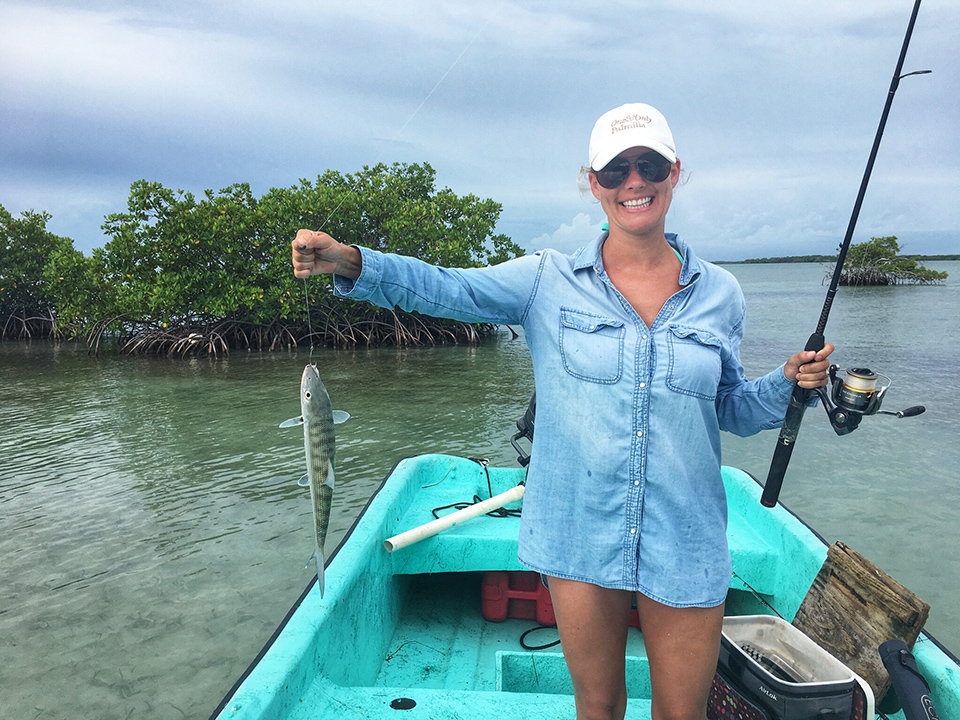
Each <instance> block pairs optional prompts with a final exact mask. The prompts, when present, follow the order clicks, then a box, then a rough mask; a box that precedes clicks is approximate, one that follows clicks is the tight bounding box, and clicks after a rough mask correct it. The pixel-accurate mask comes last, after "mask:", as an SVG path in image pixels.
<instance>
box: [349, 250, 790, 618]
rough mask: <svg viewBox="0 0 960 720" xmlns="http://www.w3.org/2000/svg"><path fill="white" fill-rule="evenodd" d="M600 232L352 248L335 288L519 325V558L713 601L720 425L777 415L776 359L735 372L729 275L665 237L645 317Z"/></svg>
mask: <svg viewBox="0 0 960 720" xmlns="http://www.w3.org/2000/svg"><path fill="white" fill-rule="evenodd" d="M606 237H607V235H606V233H604V234H603V235H601V236H600V237H599V238H597V240H595V241H594V242H593V243H591V244H590V245H588V246H586V247H584V248H581V249H580V250H579V251H577V252H576V253H574V254H573V255H565V254H562V253H559V252H557V251H553V250H545V251H542V252H538V253H535V254H533V255H528V256H524V257H521V258H517V259H515V260H510V261H507V262H504V263H502V264H500V265H496V266H492V267H485V268H474V269H464V270H454V269H448V268H441V267H436V266H432V265H428V264H426V263H424V262H422V261H420V260H417V259H415V258H410V257H405V256H399V255H386V254H382V253H379V252H376V251H372V250H368V249H365V248H361V249H360V250H361V253H362V256H363V266H362V271H361V274H360V277H359V278H358V279H357V280H356V281H355V282H351V281H350V280H348V279H346V278H343V277H339V276H336V277H335V278H334V286H335V290H336V292H337V294H339V295H341V296H344V297H349V298H353V299H358V300H368V301H370V302H373V303H375V304H377V305H380V306H383V307H390V308H392V307H395V306H399V307H400V308H402V309H404V310H410V311H417V312H420V313H423V314H426V315H431V316H435V317H447V318H453V319H457V320H463V321H467V322H488V323H501V324H513V325H517V324H519V325H522V326H523V328H524V331H525V333H526V341H527V345H528V347H529V349H530V354H531V357H532V359H533V369H534V377H535V383H536V391H537V424H536V425H537V428H536V436H535V439H534V445H533V450H532V452H531V455H532V458H531V461H530V465H529V469H528V473H527V488H526V494H525V496H524V502H523V512H522V518H521V523H520V537H519V559H520V561H521V562H522V563H523V564H524V565H525V566H527V567H529V568H530V569H532V570H536V571H538V572H541V573H544V574H546V575H548V576H552V577H562V578H570V579H574V580H581V581H585V582H589V583H593V584H596V585H600V586H603V587H609V588H620V589H625V590H631V591H639V592H642V593H643V594H645V595H647V596H648V597H650V598H653V599H654V600H657V601H659V602H661V603H665V604H668V605H673V606H676V607H689V606H700V607H713V606H716V605H719V604H720V603H722V602H723V601H724V599H725V597H726V591H727V587H728V586H729V583H730V576H731V563H730V555H729V552H728V549H727V539H726V523H727V507H726V495H725V493H724V488H723V482H722V479H721V476H720V430H721V429H723V430H728V431H731V432H734V433H736V434H738V435H751V434H753V433H756V432H758V431H759V430H762V429H766V428H774V427H778V426H779V425H780V424H781V423H782V422H783V417H784V414H785V412H786V408H787V404H788V402H789V399H790V394H791V392H792V390H793V383H792V382H790V381H789V380H787V379H786V378H785V377H784V375H783V370H782V366H781V368H778V369H777V370H774V371H773V372H771V373H769V374H768V375H765V376H764V377H761V378H757V379H755V380H751V381H748V380H747V379H746V377H745V376H744V372H743V367H742V365H741V363H740V355H739V347H740V340H741V338H742V335H743V320H744V301H743V294H742V292H741V290H740V286H739V284H738V283H737V281H736V279H735V278H734V277H733V276H732V275H731V274H730V273H729V272H727V271H726V270H723V269H722V268H719V267H717V266H715V265H712V264H710V263H707V262H704V261H702V260H699V259H698V258H697V257H696V255H695V254H694V252H693V250H692V249H691V248H690V246H689V245H686V244H685V243H684V242H682V241H681V240H680V239H679V238H678V237H677V236H676V235H668V236H667V240H668V241H669V242H670V244H671V245H672V246H673V247H675V248H676V249H677V251H678V252H679V253H680V254H681V256H682V257H683V266H682V269H681V271H680V278H679V280H680V285H681V289H680V290H679V291H678V292H677V293H676V294H674V295H673V296H672V297H670V298H669V299H668V300H667V302H666V303H665V304H664V305H663V307H662V309H661V310H660V313H659V314H658V315H657V317H656V319H655V320H654V322H653V324H652V325H651V326H650V327H647V326H646V324H645V323H644V322H643V320H642V319H641V318H640V316H639V315H638V314H637V312H636V311H635V310H634V309H633V307H632V306H631V305H630V304H629V303H628V302H627V301H626V300H625V299H624V298H623V296H622V295H621V294H620V293H619V292H618V291H617V289H616V288H615V287H614V286H613V284H612V283H611V282H610V280H609V278H608V277H607V274H606V272H605V271H604V268H603V262H602V257H601V248H602V246H603V243H604V241H605V240H606Z"/></svg>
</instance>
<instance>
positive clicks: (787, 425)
mask: <svg viewBox="0 0 960 720" xmlns="http://www.w3.org/2000/svg"><path fill="white" fill-rule="evenodd" d="M919 11H920V0H916V3H914V6H913V13H912V14H911V15H910V22H909V24H908V25H907V32H906V35H905V36H904V38H903V46H902V47H901V48H900V57H899V58H898V60H897V68H896V70H894V72H893V80H892V81H891V83H890V90H889V92H888V93H887V101H886V103H885V104H884V106H883V113H882V114H881V116H880V126H879V127H878V128H877V135H876V137H875V138H874V140H873V147H872V148H871V150H870V157H869V158H868V160H867V167H866V170H864V173H863V180H862V181H861V182H860V192H859V193H858V194H857V200H856V202H855V203H854V205H853V213H852V214H851V215H850V222H849V224H848V225H847V233H846V235H845V236H844V238H843V243H841V245H840V254H839V255H838V256H837V265H836V267H835V268H834V271H833V277H832V278H831V280H830V288H829V289H828V290H827V297H826V299H825V300H824V303H823V309H822V310H821V311H820V320H819V322H818V323H817V329H816V330H815V331H814V332H813V334H812V335H811V336H810V338H809V339H808V340H807V344H806V346H805V347H804V348H803V349H804V350H813V351H817V352H819V351H820V350H822V349H823V346H824V344H825V341H824V335H823V332H824V330H825V329H826V326H827V318H828V317H829V315H830V308H831V307H832V306H833V298H834V297H835V296H836V294H837V287H838V286H839V284H840V273H841V271H842V270H843V263H844V261H845V260H846V258H847V250H848V249H849V248H850V241H851V240H852V239H853V230H854V228H855V227H856V226H857V218H858V217H859V215H860V206H861V205H862V204H863V198H864V195H866V192H867V183H869V182H870V174H871V173H872V172H873V164H874V161H875V160H876V159H877V150H878V149H879V148H880V139H881V138H882V137H883V129H884V127H885V126H886V124H887V116H888V115H889V114H890V106H891V105H893V96H894V95H895V94H896V92H897V87H898V86H899V85H900V81H901V80H902V79H903V78H905V77H907V76H909V75H920V74H925V73H929V72H930V71H929V70H918V71H916V72H911V73H906V74H903V75H902V74H901V73H902V72H903V61H904V59H905V58H906V56H907V47H908V46H909V45H910V36H911V35H912V34H913V26H914V24H915V23H916V21H917V13H919ZM836 370H837V368H836V366H831V368H830V378H831V381H832V382H833V393H832V398H831V396H830V395H828V393H827V392H826V391H825V390H824V389H823V388H817V390H816V391H813V390H808V389H807V388H802V387H800V386H799V385H796V386H795V387H794V389H793V394H792V395H791V396H790V404H789V406H788V407H787V414H786V416H785V417H784V420H783V426H782V427H781V429H780V437H779V438H778V439H777V446H776V449H775V450H774V453H773V459H772V460H771V462H770V470H769V472H768V473H767V481H766V483H764V486H763V494H762V496H761V497H760V502H761V504H763V505H764V506H765V507H773V506H775V505H776V504H777V499H778V498H779V497H780V488H781V486H782V485H783V476H784V474H785V473H786V471H787V465H788V464H789V462H790V455H791V454H792V453H793V446H794V445H795V444H796V441H797V433H798V432H799V431H800V423H801V421H802V420H803V413H804V410H806V409H807V404H808V402H809V401H810V395H811V393H812V392H816V393H817V395H819V396H820V398H821V400H823V402H824V407H825V408H826V409H827V414H828V416H829V417H830V424H831V425H832V426H833V428H834V430H835V431H836V433H837V434H838V435H845V434H847V433H849V432H852V431H853V430H854V429H855V428H856V427H857V425H859V424H860V419H861V418H862V417H863V416H864V415H873V414H876V413H878V412H880V402H881V400H882V398H883V393H884V391H885V390H886V387H881V388H880V389H879V390H877V389H876V382H877V380H878V375H877V374H876V373H873V372H872V371H870V370H869V369H867V368H854V369H853V370H850V371H849V372H848V373H847V377H846V378H845V379H844V381H843V382H842V383H841V384H840V385H837V378H836ZM923 411H924V408H923V406H921V405H918V406H916V407H912V408H907V409H906V410H903V411H901V412H898V413H886V412H885V413H883V414H889V415H895V416H897V417H910V416H912V415H919V414H920V413H922V412H923Z"/></svg>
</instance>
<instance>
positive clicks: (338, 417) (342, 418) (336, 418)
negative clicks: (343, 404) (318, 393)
mask: <svg viewBox="0 0 960 720" xmlns="http://www.w3.org/2000/svg"><path fill="white" fill-rule="evenodd" d="M349 419H350V413H348V412H345V411H343V410H334V411H333V424H334V425H339V424H340V423H345V422H346V421H347V420H349Z"/></svg>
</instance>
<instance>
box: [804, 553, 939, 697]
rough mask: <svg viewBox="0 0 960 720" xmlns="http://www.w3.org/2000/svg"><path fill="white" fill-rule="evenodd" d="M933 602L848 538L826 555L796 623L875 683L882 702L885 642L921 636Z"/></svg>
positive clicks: (886, 684)
mask: <svg viewBox="0 0 960 720" xmlns="http://www.w3.org/2000/svg"><path fill="white" fill-rule="evenodd" d="M929 614H930V606H929V605H928V604H927V603H925V602H924V601H923V600H921V599H920V598H919V597H917V596H916V595H915V594H914V593H912V592H911V591H910V590H908V589H907V588H905V587H904V586H903V585H901V584H900V583H898V582H897V581H896V580H894V579H893V578H892V577H890V576H889V575H887V574H886V573H885V572H883V571H882V570H880V569H879V568H877V567H876V566H875V565H874V564H873V563H871V562H870V561H869V560H867V559H866V558H864V557H862V556H861V555H859V554H857V553H856V552H854V551H853V550H851V549H850V548H849V547H847V546H846V545H844V544H843V543H840V542H838V543H836V544H834V545H833V546H831V547H830V548H829V549H828V550H827V559H826V560H825V561H824V563H823V567H821V568H820V572H819V573H818V574H817V577H816V579H815V580H814V581H813V585H811V586H810V590H809V591H808V592H807V596H806V597H805V598H804V599H803V603H802V604H801V605H800V609H799V610H798V611H797V616H796V617H795V618H794V619H793V625H794V627H796V628H798V629H799V630H802V631H803V632H804V633H806V634H807V636H809V637H810V638H812V639H813V640H815V641H816V642H817V643H819V644H820V646H821V647H823V648H824V649H825V650H827V652H829V653H830V654H832V655H833V656H834V657H836V658H837V659H838V660H839V661H840V662H842V663H844V664H845V665H846V666H847V667H849V668H850V669H851V670H853V671H854V672H855V673H857V674H858V675H859V676H860V677H862V678H863V679H864V680H866V681H867V682H868V683H870V686H871V687H872V688H873V694H874V696H875V697H876V698H877V700H878V701H879V700H880V699H881V698H882V697H883V695H884V693H885V692H886V691H887V688H888V687H889V686H890V677H889V675H887V671H886V668H884V667H883V663H882V662H881V661H880V654H879V653H878V652H877V648H878V647H880V644H881V643H883V642H885V641H887V640H892V639H894V638H899V639H900V640H903V641H904V642H905V643H906V644H907V646H908V647H913V643H914V642H915V641H916V639H917V637H918V636H919V635H920V630H921V629H922V628H923V625H924V623H926V622H927V617H928V616H929Z"/></svg>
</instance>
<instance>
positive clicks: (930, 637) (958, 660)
mask: <svg viewBox="0 0 960 720" xmlns="http://www.w3.org/2000/svg"><path fill="white" fill-rule="evenodd" d="M737 469H738V470H740V472H742V473H743V474H744V475H746V476H747V477H749V478H750V479H751V480H753V481H754V482H755V483H756V484H757V485H758V486H760V487H761V488H763V483H762V482H760V480H758V479H757V477H756V476H755V475H754V474H753V473H750V472H747V471H746V470H743V469H742V468H737ZM778 504H779V505H780V507H782V508H783V509H784V510H786V511H787V512H788V513H790V514H791V515H792V516H793V517H794V518H796V520H797V521H798V522H799V523H800V524H801V525H803V526H804V527H805V528H807V530H809V531H810V532H811V533H813V535H814V536H815V537H816V538H817V539H819V540H820V542H822V543H823V544H824V546H825V547H830V543H829V542H828V541H827V539H826V538H825V537H823V535H821V534H820V533H819V532H817V530H816V529H815V528H814V527H813V526H811V525H810V524H809V523H808V522H807V521H806V520H804V519H803V518H802V517H801V516H800V515H798V514H797V513H795V512H794V511H793V510H791V509H790V508H789V507H787V506H786V505H784V504H783V502H782V501H781V502H779V503H778ZM920 634H921V635H923V636H924V637H925V638H926V639H927V640H929V641H930V642H931V643H933V644H934V645H935V646H936V647H937V648H938V649H939V650H940V651H941V652H942V653H943V654H944V655H946V656H947V658H949V659H950V660H952V661H953V662H955V663H956V664H957V665H960V658H958V657H957V656H956V655H954V654H953V652H952V651H951V650H950V649H949V648H947V647H946V646H945V645H944V644H943V643H941V642H940V641H939V640H937V638H935V637H934V636H933V635H931V634H930V633H929V632H928V631H927V630H925V629H922V630H920Z"/></svg>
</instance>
